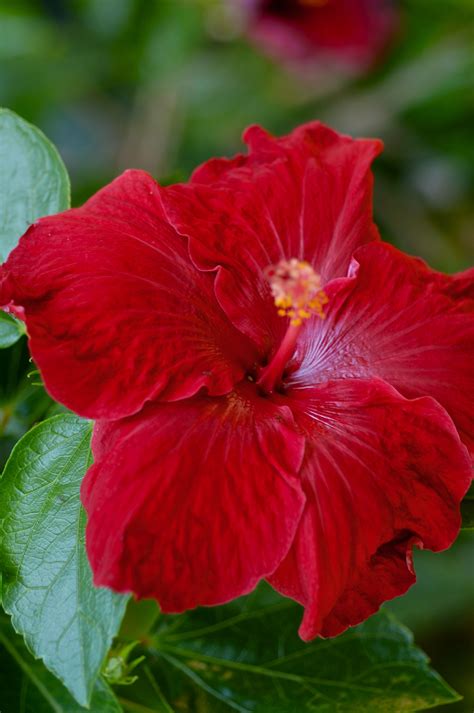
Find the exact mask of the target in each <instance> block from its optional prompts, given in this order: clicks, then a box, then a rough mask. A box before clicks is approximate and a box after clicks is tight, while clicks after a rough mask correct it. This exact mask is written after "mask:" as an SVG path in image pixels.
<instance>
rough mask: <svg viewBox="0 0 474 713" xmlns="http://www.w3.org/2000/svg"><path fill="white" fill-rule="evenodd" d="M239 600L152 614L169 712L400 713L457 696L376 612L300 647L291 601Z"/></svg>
mask: <svg viewBox="0 0 474 713" xmlns="http://www.w3.org/2000/svg"><path fill="white" fill-rule="evenodd" d="M243 601H244V602H246V603H245V604H244V607H247V608H246V609H245V608H244V609H243V610H242V609H240V611H239V608H238V606H237V604H230V605H227V606H225V607H219V608H217V609H200V610H197V611H195V612H191V613H189V614H187V615H181V616H179V617H170V616H168V617H163V618H162V625H161V628H160V630H159V632H158V635H157V640H156V655H157V660H156V665H155V666H154V675H155V676H156V678H157V681H158V682H159V684H160V686H161V688H162V690H163V691H165V694H166V696H167V700H168V703H169V705H170V707H171V709H172V710H174V709H175V707H177V702H180V701H181V704H182V705H183V706H187V707H185V708H184V709H185V710H188V711H190V712H191V711H192V712H194V711H195V712H196V713H200V712H201V711H212V713H231V712H232V711H239V713H267V712H268V711H271V713H294V711H298V713H408V712H409V711H418V710H423V709H425V708H430V707H432V706H435V705H441V704H443V703H450V702H453V701H456V700H459V697H458V695H457V694H456V693H455V692H454V691H453V690H452V689H451V688H450V687H449V686H448V685H447V684H446V683H445V682H444V681H443V680H442V679H441V678H440V676H439V675H438V674H437V673H436V672H434V671H433V670H432V669H431V668H430V667H429V666H428V659H427V657H426V655H425V654H424V653H423V652H422V651H420V650H419V649H418V648H417V647H416V646H415V645H414V643H413V637H412V634H411V633H410V632H409V631H408V630H407V629H405V628H404V627H403V626H401V625H400V624H399V623H398V622H397V621H396V620H395V619H394V618H393V617H392V616H391V615H390V614H388V613H386V612H381V613H379V614H377V615H376V616H374V617H372V618H371V619H369V620H368V621H367V622H365V623H363V624H362V625H360V626H358V627H356V628H353V629H351V630H350V631H348V632H346V633H345V634H343V635H342V636H339V637H337V638H335V639H327V640H321V639H318V640H316V641H313V642H311V643H309V644H305V643H303V642H302V641H301V640H300V639H299V638H298V636H297V633H296V632H297V628H298V624H299V621H300V618H301V610H300V608H299V607H298V606H297V605H295V604H294V603H292V602H290V601H288V600H284V601H282V602H280V603H278V604H276V605H272V606H265V607H262V608H257V609H254V608H253V607H251V606H250V607H249V605H248V603H247V602H251V598H247V600H243ZM177 673H178V674H179V677H177Z"/></svg>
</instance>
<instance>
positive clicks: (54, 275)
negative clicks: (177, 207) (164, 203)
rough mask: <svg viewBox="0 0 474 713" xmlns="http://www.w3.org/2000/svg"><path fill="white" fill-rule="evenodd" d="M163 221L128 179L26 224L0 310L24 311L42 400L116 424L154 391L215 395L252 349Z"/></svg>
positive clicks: (141, 188)
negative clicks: (6, 305)
mask: <svg viewBox="0 0 474 713" xmlns="http://www.w3.org/2000/svg"><path fill="white" fill-rule="evenodd" d="M213 282H214V276H213V275H210V274H205V273H202V272H200V271H199V270H197V269H196V268H195V267H194V265H193V264H192V263H191V261H190V259H189V255H188V251H187V246H186V241H185V240H184V239H183V238H182V237H181V236H178V235H177V234H176V233H175V232H174V230H173V229H172V228H171V227H170V226H169V225H168V224H167V223H166V222H165V220H164V219H163V214H162V209H161V204H160V198H159V188H158V186H157V184H156V182H155V181H154V180H153V179H152V178H151V176H148V175H147V174H146V173H144V172H141V171H128V172H126V173H125V174H123V175H122V176H121V177H120V178H118V179H116V180H115V181H114V182H113V183H112V184H110V185H109V186H107V187H106V188H104V189H103V190H102V191H100V192H99V193H98V194H97V195H95V196H94V197H93V198H91V199H90V200H89V201H88V202H87V203H86V204H85V205H84V206H83V207H82V208H79V209H76V210H71V211H67V212H65V213H61V214H59V215H57V216H54V217H49V218H44V219H43V220H40V221H39V222H38V223H36V224H35V225H33V226H32V227H31V228H30V229H29V231H28V232H27V233H26V235H25V236H24V237H23V238H22V240H21V241H20V245H19V247H17V248H16V250H14V251H13V252H12V254H11V256H10V258H9V259H8V261H7V263H6V264H5V265H4V267H3V272H2V287H1V288H0V298H1V299H0V303H3V302H8V301H10V299H13V300H14V302H15V303H16V304H18V305H22V306H23V307H24V308H25V314H26V324H27V329H28V334H29V336H30V346H31V353H32V355H33V358H34V360H35V362H36V363H37V365H38V367H39V368H40V370H41V373H42V375H43V378H44V380H45V383H46V386H47V388H48V390H49V391H50V393H51V394H52V396H53V397H54V398H55V399H57V400H58V401H61V402H62V403H64V404H66V406H68V407H69V408H71V409H73V410H74V411H76V412H77V413H79V414H81V415H84V416H87V417H91V418H118V417H121V416H126V415H129V414H131V413H134V412H135V411H137V410H139V409H140V408H141V406H142V405H143V403H144V402H145V401H146V400H147V399H150V398H152V397H156V396H157V395H158V394H161V396H162V398H164V399H177V398H184V397H187V396H189V395H190V394H193V393H195V392H196V391H198V389H200V388H201V387H203V386H206V387H207V388H208V389H209V391H210V392H211V393H214V394H216V393H225V392H227V391H229V390H230V389H231V388H232V385H233V383H235V381H236V380H238V379H240V378H241V376H242V373H243V370H244V364H249V363H252V360H253V358H254V356H253V355H254V349H253V347H251V346H250V344H249V343H247V342H246V340H245V339H243V338H242V335H241V334H240V333H239V332H237V330H235V328H234V327H233V326H232V325H231V324H230V322H229V321H228V319H227V317H226V316H225V314H224V313H223V312H222V310H221V308H220V307H219V305H218V304H217V302H216V299H215V296H214V284H213Z"/></svg>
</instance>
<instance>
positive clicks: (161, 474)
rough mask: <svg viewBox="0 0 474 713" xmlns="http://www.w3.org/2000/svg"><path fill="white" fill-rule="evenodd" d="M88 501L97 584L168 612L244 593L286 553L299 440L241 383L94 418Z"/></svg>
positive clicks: (280, 413)
mask: <svg viewBox="0 0 474 713" xmlns="http://www.w3.org/2000/svg"><path fill="white" fill-rule="evenodd" d="M93 450H94V455H95V464H94V466H93V467H92V468H91V469H90V470H89V472H88V474H87V475H86V478H85V481H84V484H83V488H82V498H83V502H84V505H85V507H86V510H87V512H88V516H89V520H88V526H87V536H86V541H87V550H88V554H89V558H90V562H91V565H92V569H93V572H94V581H95V583H96V584H97V585H105V586H110V587H112V588H113V589H116V590H118V591H131V592H134V593H135V594H136V595H137V596H138V597H154V598H156V599H158V601H159V603H160V605H161V607H162V608H163V610H164V611H174V612H177V611H182V610H184V609H188V608H191V607H194V606H197V605H203V604H219V603H222V602H225V601H227V600H229V599H232V598H233V597H236V596H238V595H240V594H244V593H246V592H249V591H250V590H251V589H253V587H254V586H255V584H256V583H257V582H258V581H259V580H260V579H261V578H262V577H263V576H265V575H268V574H270V573H271V572H273V571H274V570H275V568H276V567H277V566H278V564H279V563H280V562H281V560H282V559H283V557H284V556H285V555H286V553H287V552H288V549H289V547H290V545H291V542H292V540H293V538H294V534H295V531H296V527H297V525H298V521H299V519H300V516H301V512H302V509H303V506H304V496H303V495H302V492H301V488H300V484H299V479H297V477H296V475H295V474H296V473H297V471H298V469H299V468H300V465H301V461H302V457H303V451H304V439H303V437H302V436H301V435H298V434H297V433H296V431H295V430H294V424H293V421H292V417H291V413H290V411H289V410H288V409H287V408H286V407H278V406H275V405H274V404H272V403H271V402H269V401H268V400H265V399H262V398H257V397H256V396H255V393H254V392H253V393H249V390H246V389H245V387H244V388H242V387H240V388H239V390H237V391H234V392H232V393H231V394H229V395H227V396H226V397H221V398H212V397H204V396H202V397H201V396H197V397H195V398H193V399H189V400H187V401H180V402H175V403H171V404H157V405H149V406H148V407H145V409H144V410H143V411H142V412H141V413H140V414H138V415H136V416H133V417H131V418H129V419H126V420H122V421H118V422H115V423H99V424H98V425H97V426H96V433H95V438H94V442H93Z"/></svg>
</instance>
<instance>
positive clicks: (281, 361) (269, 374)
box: [257, 324, 301, 394]
mask: <svg viewBox="0 0 474 713" xmlns="http://www.w3.org/2000/svg"><path fill="white" fill-rule="evenodd" d="M300 330H301V325H299V326H297V327H295V326H294V325H293V324H290V325H289V326H288V329H287V330H286V334H285V336H284V337H283V340H282V342H281V344H280V346H279V347H278V349H277V351H276V352H275V355H274V356H273V358H272V360H271V361H270V363H269V364H268V365H267V366H266V367H264V368H263V369H262V371H261V372H260V376H259V378H258V380H257V385H258V386H259V387H260V388H261V389H262V390H263V391H265V393H268V394H271V393H272V392H273V391H274V390H275V388H276V387H278V385H279V383H280V381H281V377H282V375H283V372H284V370H285V367H286V365H287V364H288V362H289V360H290V359H291V357H292V356H293V354H294V352H295V347H296V340H297V337H298V334H299V332H300Z"/></svg>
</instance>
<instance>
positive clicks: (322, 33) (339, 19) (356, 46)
mask: <svg viewBox="0 0 474 713" xmlns="http://www.w3.org/2000/svg"><path fill="white" fill-rule="evenodd" d="M241 2H242V4H243V6H244V9H245V11H246V13H247V14H248V17H249V23H250V34H251V35H252V36H253V38H254V39H255V40H256V42H257V43H258V44H260V45H262V46H263V47H264V48H266V49H267V50H268V51H270V53H272V54H274V55H276V56H278V57H284V58H288V59H294V60H306V59H310V58H312V57H320V58H327V59H329V60H331V59H332V60H337V61H338V62H340V63H341V64H345V65H348V66H350V67H355V68H360V69H364V68H367V67H368V66H370V65H371V64H372V63H373V62H374V60H375V59H377V58H378V57H379V56H380V54H381V52H382V51H383V50H384V49H385V48H386V46H387V44H388V42H389V41H390V39H391V38H392V36H393V34H394V32H395V30H396V28H397V25H398V15H397V13H396V11H395V8H394V2H393V1H392V0H241Z"/></svg>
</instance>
